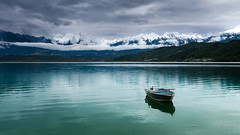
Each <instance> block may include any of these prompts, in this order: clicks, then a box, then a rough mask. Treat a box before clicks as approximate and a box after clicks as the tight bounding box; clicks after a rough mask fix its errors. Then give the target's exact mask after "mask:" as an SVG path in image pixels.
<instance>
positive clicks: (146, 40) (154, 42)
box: [52, 31, 240, 49]
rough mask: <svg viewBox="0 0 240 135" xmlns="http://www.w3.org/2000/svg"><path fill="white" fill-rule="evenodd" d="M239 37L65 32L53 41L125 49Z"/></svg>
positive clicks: (237, 34) (236, 34) (224, 34)
mask: <svg viewBox="0 0 240 135" xmlns="http://www.w3.org/2000/svg"><path fill="white" fill-rule="evenodd" d="M237 39H240V32H232V31H226V32H221V33H218V34H208V35H200V34H196V33H189V34H181V33H177V32H174V33H168V32H167V33H164V34H163V35H158V34H156V33H150V34H140V35H137V36H132V37H126V38H119V39H114V40H105V39H96V38H93V37H92V36H90V35H87V36H86V35H84V34H77V35H73V34H66V35H64V36H63V35H59V34H58V35H55V36H54V37H53V40H52V41H53V43H56V44H59V45H74V44H75V45H99V47H101V46H105V47H106V46H108V47H109V48H112V49H114V48H115V49H116V48H120V47H121V46H122V47H123V48H126V47H127V48H126V49H131V46H132V49H135V48H136V47H139V48H140V47H141V48H144V47H145V48H156V47H163V46H179V45H183V44H187V43H190V42H228V41H231V40H237Z"/></svg>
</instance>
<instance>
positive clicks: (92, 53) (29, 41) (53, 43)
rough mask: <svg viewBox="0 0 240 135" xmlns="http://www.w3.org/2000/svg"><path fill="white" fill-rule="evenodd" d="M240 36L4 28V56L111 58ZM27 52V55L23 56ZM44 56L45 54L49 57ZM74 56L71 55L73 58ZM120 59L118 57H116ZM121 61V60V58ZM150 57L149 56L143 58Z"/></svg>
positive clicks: (0, 41) (0, 49)
mask: <svg viewBox="0 0 240 135" xmlns="http://www.w3.org/2000/svg"><path fill="white" fill-rule="evenodd" d="M238 39H240V32H238V31H237V32H236V31H225V32H221V33H218V34H207V35H200V34H196V33H189V34H180V33H164V34H163V35H161V36H160V35H158V34H156V33H150V34H140V35H137V36H132V37H126V38H119V39H114V40H106V39H98V38H94V37H93V36H91V35H87V34H81V33H80V34H65V35H61V34H56V35H54V36H53V37H52V38H46V37H43V36H41V37H36V36H31V35H24V34H18V33H12V32H7V31H3V30H0V56H1V59H2V60H3V59H5V60H6V61H7V60H8V59H10V58H11V59H13V61H14V60H16V56H18V58H19V59H26V56H28V57H29V56H34V57H36V56H38V57H37V58H36V59H38V58H39V56H40V58H42V57H43V55H45V56H47V55H48V57H46V58H44V59H49V58H50V57H53V58H52V59H53V60H54V59H56V57H57V59H59V60H61V59H62V58H63V59H66V60H67V61H68V60H72V58H73V57H74V58H75V60H76V59H77V60H79V61H82V60H83V61H85V60H87V61H88V60H110V59H112V58H116V57H120V56H123V55H130V54H137V53H139V52H143V51H147V50H151V49H155V48H160V47H171V46H182V45H185V44H188V43H216V42H220V43H226V42H229V41H232V40H238ZM23 55H25V56H24V57H22V56H23ZM45 56H44V57H45ZM70 56H71V57H70ZM149 59H151V58H149ZM116 60H117V59H116ZM118 60H119V59H118ZM142 60H146V59H142Z"/></svg>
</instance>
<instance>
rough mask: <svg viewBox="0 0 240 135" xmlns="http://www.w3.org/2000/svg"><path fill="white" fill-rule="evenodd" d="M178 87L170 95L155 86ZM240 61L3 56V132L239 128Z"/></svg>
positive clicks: (182, 132) (91, 134)
mask: <svg viewBox="0 0 240 135" xmlns="http://www.w3.org/2000/svg"><path fill="white" fill-rule="evenodd" d="M152 85H153V86H158V87H164V88H175V89H176V90H175V97H174V99H173V102H171V103H158V102H155V101H153V100H151V99H149V98H148V97H146V94H145V92H144V88H147V87H149V86H152ZM239 125H240V66H238V65H234V66H230V65H180V64H174V65H167V64H136V63H135V64H121V63H118V64H109V63H1V64H0V135H76V134H81V135H118V134H119V135H123V134H126V135H130V134H131V135H159V134H162V135H168V134H169V135H203V134H205V135H213V134H217V135H237V134H238V135H239V134H240V128H239Z"/></svg>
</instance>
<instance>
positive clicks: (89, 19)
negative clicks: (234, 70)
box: [0, 0, 240, 39]
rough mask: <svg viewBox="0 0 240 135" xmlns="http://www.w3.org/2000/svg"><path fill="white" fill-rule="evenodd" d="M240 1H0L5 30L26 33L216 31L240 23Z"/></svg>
mask: <svg viewBox="0 0 240 135" xmlns="http://www.w3.org/2000/svg"><path fill="white" fill-rule="evenodd" d="M238 5H240V1H239V0H231V1H229V0H211V1H209V0H201V1H199V0H181V1H179V0H131V1H129V0H121V1H119V0H51V1H49V0H41V1H39V0H0V29H3V30H9V31H13V32H20V33H23V34H34V35H44V36H52V35H53V34H54V33H61V34H63V33H69V32H70V33H79V32H83V33H90V34H91V35H94V36H96V37H104V38H109V39H111V38H116V37H125V36H132V35H136V34H139V33H149V32H155V33H157V34H163V33H164V32H180V33H189V32H193V33H201V34H202V33H209V32H212V33H215V32H220V31H224V30H226V29H228V28H230V27H232V26H236V25H238V24H239V22H240V18H239V16H240V8H239V6H238Z"/></svg>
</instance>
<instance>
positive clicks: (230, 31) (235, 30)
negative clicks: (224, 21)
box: [224, 25, 240, 34]
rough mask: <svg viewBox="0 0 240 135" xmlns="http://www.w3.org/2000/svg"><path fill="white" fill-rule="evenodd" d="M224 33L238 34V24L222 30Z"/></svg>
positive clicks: (239, 26)
mask: <svg viewBox="0 0 240 135" xmlns="http://www.w3.org/2000/svg"><path fill="white" fill-rule="evenodd" d="M224 33H236V34H239V33H240V25H238V26H236V27H234V28H231V29H229V30H226V31H224Z"/></svg>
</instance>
